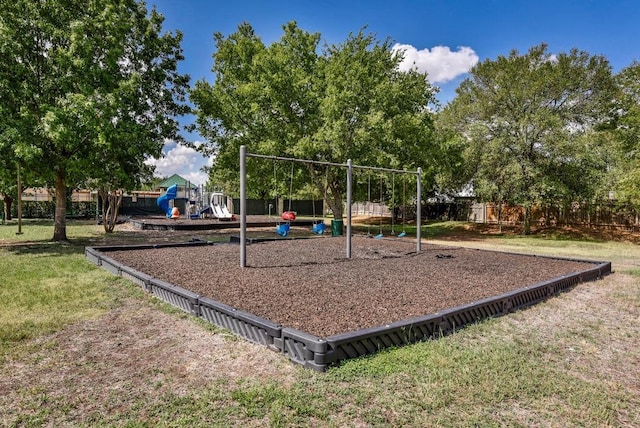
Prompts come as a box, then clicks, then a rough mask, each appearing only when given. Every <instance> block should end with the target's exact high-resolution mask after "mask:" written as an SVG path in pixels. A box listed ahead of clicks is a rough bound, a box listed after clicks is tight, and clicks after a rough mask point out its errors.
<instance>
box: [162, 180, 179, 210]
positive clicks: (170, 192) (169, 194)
mask: <svg viewBox="0 0 640 428" xmlns="http://www.w3.org/2000/svg"><path fill="white" fill-rule="evenodd" d="M177 194H178V185H177V184H174V185H173V186H170V187H169V188H168V189H167V191H166V193H165V194H164V195H161V196H159V197H158V199H157V202H158V206H159V207H160V208H162V211H164V212H165V214H166V216H167V218H177V217H179V216H180V212H179V211H178V209H177V208H176V207H170V206H169V201H172V200H174V199H175V198H176V196H177Z"/></svg>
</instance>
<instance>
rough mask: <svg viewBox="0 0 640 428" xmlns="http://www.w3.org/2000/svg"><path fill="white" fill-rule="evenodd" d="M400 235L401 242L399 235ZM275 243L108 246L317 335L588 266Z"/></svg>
mask: <svg viewBox="0 0 640 428" xmlns="http://www.w3.org/2000/svg"><path fill="white" fill-rule="evenodd" d="M405 239H406V238H405ZM345 247H346V241H345V238H344V237H321V238H314V239H296V240H279V241H274V242H262V243H254V244H251V245H248V246H247V265H248V266H247V267H246V268H244V269H241V268H240V261H239V258H240V255H239V254H240V250H239V248H240V247H239V246H238V245H237V244H220V245H209V246H199V247H170V248H157V249H148V250H125V251H110V252H109V253H108V255H109V257H112V258H114V259H116V260H118V261H119V262H121V263H123V264H125V265H127V266H130V267H132V268H134V269H136V270H139V271H141V272H144V273H147V274H149V275H152V276H154V277H156V278H158V279H162V280H164V281H167V282H169V283H171V284H174V285H177V286H180V287H182V288H185V289H188V290H191V291H193V292H195V293H198V294H201V295H203V296H207V297H210V298H212V299H214V300H216V301H218V302H221V303H224V304H227V305H230V306H233V307H235V308H237V309H239V310H242V311H246V312H249V313H252V314H254V315H257V316H260V317H263V318H266V319H269V320H271V321H273V322H276V323H280V324H281V325H283V326H285V327H291V328H295V329H298V330H301V331H304V332H307V333H310V334H313V335H316V336H319V337H328V336H331V335H335V334H340V333H345V332H350V331H355V330H360V329H364V328H369V327H376V326H384V325H386V324H389V323H391V322H394V321H400V320H404V319H408V318H412V317H417V316H421V315H427V314H431V313H435V312H438V311H441V310H444V309H447V308H452V307H455V306H459V305H462V304H467V303H471V302H474V301H477V300H480V299H484V298H487V297H491V296H495V295H499V294H502V293H505V292H508V291H511V290H515V289H518V288H521V287H524V286H527V285H532V284H535V283H537V282H540V281H544V280H548V279H552V278H555V277H558V276H561V275H565V274H568V273H572V272H576V271H581V270H585V269H588V268H590V267H592V266H593V265H592V264H590V263H586V262H578V261H570V260H556V259H550V258H544V257H536V256H526V255H515V254H507V253H500V252H492V251H483V250H473V249H465V248H458V247H445V246H436V245H430V244H423V245H422V250H423V251H422V252H421V253H420V254H416V253H415V242H414V241H412V240H403V239H399V238H391V239H372V238H366V237H354V238H353V241H352V258H351V259H350V260H349V259H346V257H345Z"/></svg>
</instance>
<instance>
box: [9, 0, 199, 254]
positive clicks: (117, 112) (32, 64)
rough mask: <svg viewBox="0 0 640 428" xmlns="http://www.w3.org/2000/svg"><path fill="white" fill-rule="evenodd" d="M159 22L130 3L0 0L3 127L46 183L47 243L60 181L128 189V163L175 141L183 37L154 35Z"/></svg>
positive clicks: (59, 220)
mask: <svg viewBox="0 0 640 428" xmlns="http://www.w3.org/2000/svg"><path fill="white" fill-rule="evenodd" d="M162 21H163V18H162V16H161V15H159V14H158V13H157V12H156V11H155V10H152V11H151V12H150V13H148V12H147V8H146V5H145V3H144V2H136V1H134V0H90V1H85V0H68V1H65V2H53V1H35V2H33V1H29V0H16V1H12V2H2V3H1V4H0V54H1V55H2V58H3V61H2V62H1V63H0V100H1V101H0V102H1V103H2V104H3V107H2V108H3V112H6V114H7V115H8V117H7V118H5V119H4V125H5V126H3V128H4V129H3V132H4V133H5V134H6V135H11V136H12V137H13V138H12V141H11V144H13V145H14V146H15V148H16V149H15V150H16V151H21V152H24V153H28V156H24V157H23V159H24V160H25V162H26V163H25V165H24V166H25V168H26V169H29V170H31V171H32V172H34V173H37V174H38V175H39V176H40V177H41V179H42V180H44V181H45V182H46V183H48V184H50V185H51V186H52V187H53V188H54V189H55V201H56V202H55V203H56V206H55V226H54V235H53V239H54V240H56V241H60V240H66V239H67V238H66V200H67V195H66V192H67V188H68V187H75V186H76V185H77V184H78V183H82V182H86V181H87V180H88V179H90V178H94V179H95V178H97V179H99V180H100V182H101V183H107V184H109V185H112V186H116V187H130V186H133V185H135V184H136V183H137V182H138V181H139V179H140V176H141V174H140V172H139V170H136V169H135V168H132V166H135V165H140V164H141V163H142V161H143V160H144V159H145V158H146V157H147V156H159V155H160V154H161V149H162V146H163V143H164V140H165V138H175V139H177V138H178V136H177V135H176V134H177V130H178V125H177V122H176V120H175V119H174V117H175V116H176V115H180V114H183V113H185V112H186V111H187V107H186V106H185V105H184V104H183V101H184V99H185V95H186V88H187V85H188V76H184V75H180V74H178V72H177V64H178V61H180V60H181V59H182V52H181V48H180V42H181V38H182V36H181V34H180V33H177V34H171V33H164V34H162V33H161V27H162ZM5 140H8V138H5ZM123 160H124V161H125V162H124V164H123V163H122V161H123ZM112 178H113V179H112Z"/></svg>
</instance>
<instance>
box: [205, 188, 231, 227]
mask: <svg viewBox="0 0 640 428" xmlns="http://www.w3.org/2000/svg"><path fill="white" fill-rule="evenodd" d="M225 200H226V197H225V196H224V194H223V193H222V192H213V193H211V197H210V199H209V206H210V208H211V213H212V214H213V216H214V217H215V218H217V219H218V220H227V221H228V220H231V219H232V218H233V214H231V213H230V212H229V209H228V208H227V205H226V202H225Z"/></svg>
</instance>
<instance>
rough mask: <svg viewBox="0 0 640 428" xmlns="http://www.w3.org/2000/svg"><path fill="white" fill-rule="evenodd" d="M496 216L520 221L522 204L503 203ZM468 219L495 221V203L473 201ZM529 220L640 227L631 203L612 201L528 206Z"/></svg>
mask: <svg viewBox="0 0 640 428" xmlns="http://www.w3.org/2000/svg"><path fill="white" fill-rule="evenodd" d="M500 218H501V221H502V223H503V224H522V223H523V222H524V207H521V206H514V205H508V204H503V205H502V212H501V214H500ZM468 220H469V221H471V222H476V223H498V206H497V204H494V203H475V204H473V205H472V206H471V208H470V211H469V218H468ZM531 224H532V225H538V226H542V227H544V226H571V225H573V226H578V225H579V226H593V227H609V228H617V229H624V230H629V231H636V230H640V218H639V216H638V209H637V208H635V207H633V206H631V205H618V204H614V203H602V204H590V203H578V202H573V203H570V204H544V205H534V206H533V207H532V208H531Z"/></svg>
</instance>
